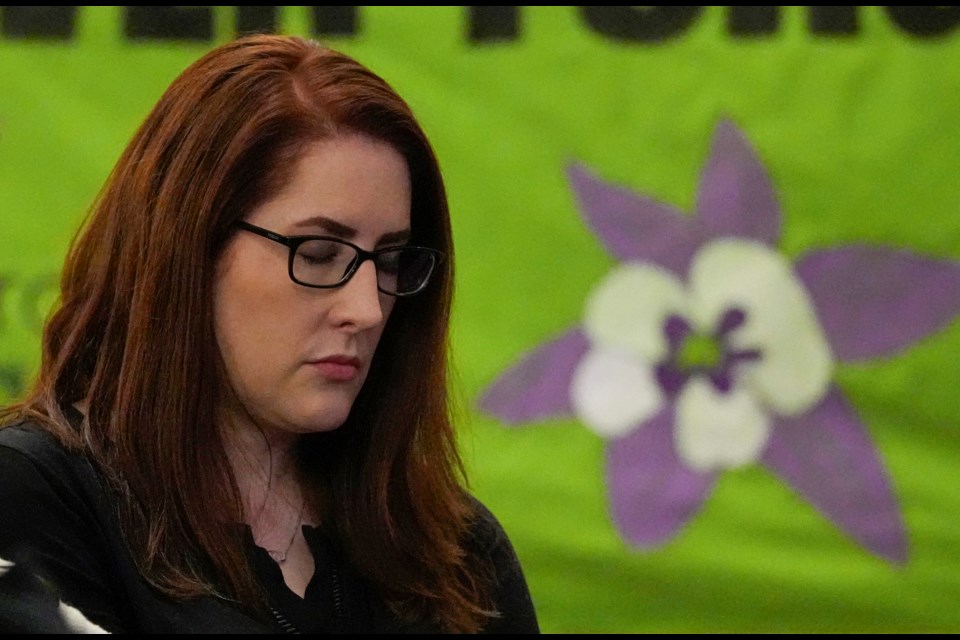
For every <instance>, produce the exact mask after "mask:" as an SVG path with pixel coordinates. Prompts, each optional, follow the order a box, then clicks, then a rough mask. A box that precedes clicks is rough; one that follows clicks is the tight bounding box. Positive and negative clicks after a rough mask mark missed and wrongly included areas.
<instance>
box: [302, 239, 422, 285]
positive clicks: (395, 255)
mask: <svg viewBox="0 0 960 640" xmlns="http://www.w3.org/2000/svg"><path fill="white" fill-rule="evenodd" d="M357 257H358V256H357V252H356V250H354V249H353V247H351V246H349V245H346V244H343V243H340V242H336V241H335V240H308V241H306V242H304V243H303V244H301V245H300V246H299V247H297V253H296V255H295V256H294V260H293V276H294V278H296V279H297V280H299V281H300V282H303V283H305V284H312V285H319V286H330V285H336V284H339V283H340V282H342V281H343V279H344V277H346V275H347V274H348V273H349V272H350V269H351V268H352V267H353V264H354V262H355V261H356V260H357ZM375 262H376V266H377V286H379V287H380V289H382V290H383V291H386V292H388V293H399V294H404V293H414V292H416V291H418V290H420V289H421V288H422V287H423V286H424V285H425V284H426V282H427V280H428V279H429V277H430V273H431V272H432V271H433V266H434V263H435V258H434V256H433V254H432V253H431V252H429V251H424V250H422V249H418V248H416V247H400V248H397V249H391V250H389V251H383V252H380V253H377V256H376V258H375Z"/></svg>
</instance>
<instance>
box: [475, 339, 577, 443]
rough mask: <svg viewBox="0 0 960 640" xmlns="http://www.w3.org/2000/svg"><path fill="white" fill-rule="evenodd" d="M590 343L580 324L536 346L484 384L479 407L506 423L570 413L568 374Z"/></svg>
mask: <svg viewBox="0 0 960 640" xmlns="http://www.w3.org/2000/svg"><path fill="white" fill-rule="evenodd" d="M589 346H590V344H589V342H588V341H587V337H586V335H584V333H583V332H582V331H581V330H580V329H579V328H577V329H571V330H570V331H567V332H566V333H565V334H563V335H562V336H560V337H559V338H557V339H555V340H553V341H551V342H547V343H546V344H543V345H541V346H539V347H538V348H537V349H535V350H534V351H533V352H532V353H529V354H527V355H526V356H525V357H524V358H523V359H522V360H521V361H520V362H519V363H517V364H516V365H514V366H513V367H511V368H510V369H508V370H507V371H505V372H504V373H502V374H501V375H500V377H499V378H497V379H496V380H495V381H494V382H493V384H491V385H490V386H489V387H487V390H486V391H485V392H484V393H483V396H482V397H481V398H480V403H479V404H480V409H481V410H482V411H485V412H486V413H489V414H492V415H494V416H496V417H498V418H500V419H501V420H503V421H504V422H506V423H508V424H517V423H521V422H530V421H533V420H541V419H544V418H550V417H566V416H570V415H573V409H572V408H571V406H570V378H571V377H572V376H573V371H574V369H575V368H576V366H577V363H579V362H580V358H582V357H583V355H584V354H585V353H586V352H587V349H588V348H589Z"/></svg>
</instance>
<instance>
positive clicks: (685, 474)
mask: <svg viewBox="0 0 960 640" xmlns="http://www.w3.org/2000/svg"><path fill="white" fill-rule="evenodd" d="M714 477H715V476H714V474H713V473H707V474H704V473H698V472H695V471H691V470H690V469H689V468H687V467H686V466H685V465H684V464H683V463H682V462H681V461H680V459H679V458H677V454H676V451H675V449H674V444H673V407H667V408H666V409H664V410H663V411H662V412H661V413H660V414H659V415H657V416H655V417H653V418H651V419H650V420H649V421H648V422H647V423H646V424H645V425H643V426H642V427H640V428H639V429H637V430H636V431H633V432H631V433H630V435H628V436H626V437H624V438H621V439H619V440H611V441H610V442H608V443H607V478H608V483H609V484H608V490H609V492H610V501H611V506H612V510H613V520H614V522H615V523H616V525H617V527H618V528H619V530H620V532H621V534H622V535H623V537H624V538H626V539H627V540H628V541H629V542H631V543H633V544H635V545H637V546H640V547H646V548H649V547H655V546H658V545H661V544H664V543H666V542H668V541H669V540H670V538H672V537H673V536H674V535H676V533H677V532H678V531H679V530H680V529H681V528H683V526H684V525H685V524H686V523H687V522H688V521H689V520H690V518H692V517H693V515H694V514H695V513H696V512H697V510H699V508H700V506H701V505H702V504H703V502H704V500H706V498H707V496H708V494H709V493H710V490H711V489H712V488H713V482H714Z"/></svg>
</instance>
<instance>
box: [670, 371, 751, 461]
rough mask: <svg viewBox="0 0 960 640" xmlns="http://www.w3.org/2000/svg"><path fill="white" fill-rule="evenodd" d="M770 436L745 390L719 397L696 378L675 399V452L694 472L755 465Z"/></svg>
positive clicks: (705, 382) (718, 393)
mask: <svg viewBox="0 0 960 640" xmlns="http://www.w3.org/2000/svg"><path fill="white" fill-rule="evenodd" d="M769 435H770V426H769V422H768V419H767V416H766V414H764V412H763V410H762V409H761V408H760V407H759V406H758V405H757V403H756V401H755V400H754V399H753V398H752V397H751V396H750V393H749V391H747V390H745V389H735V390H734V391H732V392H730V393H728V394H722V393H720V392H718V391H716V389H714V387H713V385H712V384H711V383H710V382H709V381H707V380H705V379H703V378H701V377H699V376H697V377H695V378H693V379H692V380H690V381H689V382H688V383H687V386H686V387H684V389H683V391H681V392H680V396H679V397H678V398H677V407H676V425H675V427H674V439H675V441H676V445H677V453H678V454H679V455H680V458H681V459H682V460H683V461H684V462H686V463H687V465H688V466H689V467H691V468H693V469H695V470H697V471H704V472H706V471H714V470H717V469H729V468H734V467H740V466H743V465H745V464H748V463H751V462H754V461H756V460H757V458H758V457H759V456H760V454H761V453H763V448H764V446H765V445H766V443H767V438H768V437H769Z"/></svg>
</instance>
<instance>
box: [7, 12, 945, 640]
mask: <svg viewBox="0 0 960 640" xmlns="http://www.w3.org/2000/svg"><path fill="white" fill-rule="evenodd" d="M247 30H275V31H278V32H284V33H291V34H298V35H305V36H310V37H315V38H317V39H319V40H321V41H323V42H325V43H327V44H329V45H331V46H333V47H334V48H338V49H341V50H343V51H345V52H347V53H349V54H351V55H353V56H355V57H356V58H357V59H359V60H360V61H361V62H363V63H365V64H366V65H368V66H370V67H371V68H372V69H374V70H375V71H377V72H378V73H379V74H380V75H382V76H383V77H384V78H386V79H387V80H388V81H389V82H390V83H391V84H392V85H393V86H394V87H395V88H396V89H397V90H398V91H399V93H400V94H401V95H403V96H404V97H405V98H407V100H408V101H409V102H410V104H411V106H412V107H413V109H414V111H415V113H416V114H417V115H418V116H419V118H420V119H421V121H422V123H423V125H424V127H425V129H426V131H427V133H428V135H430V137H431V140H432V141H433V143H434V145H435V147H436V150H437V153H438V156H439V158H440V161H441V165H442V168H443V170H444V175H445V177H446V180H447V185H448V189H449V195H450V203H451V211H452V216H453V226H454V234H455V242H456V249H457V277H458V280H457V292H456V299H455V309H454V327H453V340H454V350H455V354H454V355H455V360H456V372H457V375H456V379H455V380H454V385H455V393H456V394H457V395H458V397H459V398H460V399H461V404H462V408H463V411H462V416H461V422H462V441H463V446H464V452H465V455H466V459H467V462H468V467H469V471H470V477H471V480H472V488H473V490H474V491H475V493H476V494H477V495H478V497H480V498H481V500H483V501H484V502H485V503H486V504H487V505H488V506H489V507H490V508H491V510H492V511H493V512H494V513H495V514H496V515H497V516H498V517H499V518H500V520H501V521H502V523H503V524H504V526H505V528H506V529H507V531H508V533H509V534H510V536H511V539H512V541H513V543H514V545H515V547H516V549H517V552H518V554H519V555H520V558H521V560H522V561H523V564H524V568H525V571H526V574H527V579H528V581H529V584H530V588H531V592H532V594H533V597H534V600H535V604H536V606H537V610H538V613H539V616H540V621H541V625H542V628H543V629H544V630H545V631H547V632H618V631H623V632H761V631H771V632H818V631H823V632H907V631H919V632H934V631H947V632H950V631H953V632H956V631H960V608H958V607H957V602H958V601H960V554H958V553H957V552H958V550H960V527H957V525H956V522H957V514H958V513H960V464H958V463H957V461H958V457H960V394H958V393H957V386H958V380H960V367H958V364H957V363H958V362H960V180H958V179H957V170H958V167H960V9H958V8H957V7H589V8H588V7H243V8H241V7H3V8H2V9H0V239H2V240H3V249H2V250H0V402H2V401H9V400H11V399H13V398H15V397H16V396H17V394H19V393H20V392H21V391H22V390H23V388H24V387H25V385H26V384H27V383H28V381H29V380H30V377H31V376H32V375H33V373H34V371H35V369H36V365H37V362H38V357H39V337H40V330H41V326H42V323H43V320H44V317H45V316H46V313H47V312H48V310H49V309H50V307H51V305H52V304H53V303H54V300H55V297H56V288H57V277H58V273H59V269H60V266H61V264H62V260H63V256H64V253H65V251H66V248H67V246H68V243H69V241H70V239H71V237H72V235H73V233H74V232H75V230H76V229H77V227H78V226H79V224H80V222H81V220H82V219H83V216H84V215H85V213H86V210H87V208H88V207H89V206H90V204H91V202H92V201H93V199H94V198H95V196H96V193H97V191H98V189H99V188H100V187H101V186H102V184H103V182H104V180H105V179H106V177H107V175H108V173H109V171H110V169H111V167H112V165H113V163H114V162H115V161H116V159H117V158H118V157H119V155H120V153H121V150H122V149H123V147H124V145H125V143H126V141H127V140H128V139H129V138H130V137H131V135H132V134H133V132H134V130H135V128H136V127H137V125H138V124H139V123H140V121H142V119H143V118H144V117H145V116H146V114H147V112H148V111H149V109H150V108H151V106H152V105H153V103H154V102H155V101H156V100H157V99H158V98H159V96H160V95H161V93H162V92H163V91H164V89H165V88H166V86H167V85H168V84H169V83H170V82H171V81H172V80H173V78H174V77H176V75H177V74H178V73H179V72H180V71H182V70H183V69H184V68H185V67H186V66H187V65H188V64H190V63H191V62H192V61H193V60H195V59H196V58H198V57H199V56H200V55H202V54H203V53H204V52H206V51H208V50H209V49H211V48H213V47H214V46H216V45H217V44H220V43H223V42H226V41H228V40H229V39H231V38H232V37H234V36H235V35H237V34H238V33H241V32H245V31H247Z"/></svg>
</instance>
